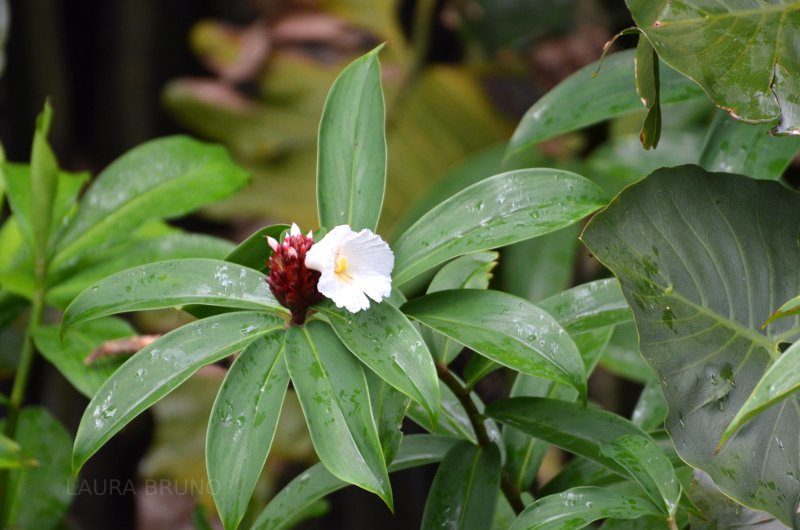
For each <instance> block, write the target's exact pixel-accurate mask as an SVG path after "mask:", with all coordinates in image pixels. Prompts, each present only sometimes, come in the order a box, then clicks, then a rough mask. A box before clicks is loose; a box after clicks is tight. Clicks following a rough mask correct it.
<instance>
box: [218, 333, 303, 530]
mask: <svg viewBox="0 0 800 530" xmlns="http://www.w3.org/2000/svg"><path fill="white" fill-rule="evenodd" d="M288 384H289V372H288V371H287V370H286V363H285V362H284V360H283V330H279V331H275V332H273V333H270V334H269V335H265V336H264V337H260V338H258V339H256V340H255V341H253V342H252V343H251V344H250V345H249V346H248V347H247V348H246V349H245V350H244V351H243V352H242V353H241V354H240V355H239V356H238V357H237V358H236V360H235V361H234V363H233V364H232V365H231V367H230V369H229V370H228V374H227V375H226V376H225V381H223V383H222V387H221V388H220V389H219V394H217V399H216V400H215V401H214V407H213V408H212V410H211V417H210V419H209V420H208V435H207V437H206V468H207V469H208V480H209V484H211V488H212V492H213V494H214V501H215V503H216V505H217V510H218V511H219V514H220V519H221V520H222V522H223V524H224V526H225V528H226V529H233V528H236V527H237V526H238V524H239V523H240V522H241V520H242V517H244V514H245V512H246V510H247V505H248V504H249V502H250V497H251V495H252V494H253V489H254V488H255V486H256V482H257V481H258V477H259V476H260V475H261V470H262V468H263V467H264V462H265V461H266V460H267V455H268V454H269V450H270V447H271V446H272V439H273V437H274V436H275V428H276V427H277V425H278V418H279V416H280V413H281V406H282V405H283V398H284V395H285V394H286V388H287V386H288Z"/></svg>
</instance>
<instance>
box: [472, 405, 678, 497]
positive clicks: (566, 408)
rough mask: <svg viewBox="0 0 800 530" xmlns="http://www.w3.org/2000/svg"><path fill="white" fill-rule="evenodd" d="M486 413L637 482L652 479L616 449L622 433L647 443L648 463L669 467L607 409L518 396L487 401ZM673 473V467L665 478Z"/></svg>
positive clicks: (649, 444)
mask: <svg viewBox="0 0 800 530" xmlns="http://www.w3.org/2000/svg"><path fill="white" fill-rule="evenodd" d="M485 414H486V415H487V416H489V417H490V418H494V419H496V420H498V421H501V422H503V423H505V424H506V425H511V426H512V427H514V428H516V429H519V430H521V431H524V432H526V433H528V434H530V435H532V436H536V437H537V438H540V439H542V440H545V441H547V442H549V443H551V444H553V445H555V446H558V447H561V448H562V449H564V450H566V451H569V452H571V453H575V454H576V455H580V456H584V457H586V458H589V459H591V460H594V461H595V462H597V463H599V464H602V465H603V466H605V467H607V468H608V469H610V470H612V471H614V472H615V473H618V474H620V475H622V476H626V477H631V478H633V479H634V480H636V481H637V482H640V483H651V482H652V479H651V478H650V476H649V475H648V470H647V469H635V468H634V467H633V466H631V465H630V463H629V461H628V460H627V454H625V453H623V452H622V451H621V450H619V449H618V446H617V442H618V441H619V440H620V439H623V438H624V437H628V436H636V437H637V438H636V440H637V441H641V440H639V438H641V439H643V440H646V442H641V443H642V444H646V445H645V449H641V450H640V453H646V454H647V458H652V460H651V461H650V465H652V466H653V467H655V468H657V469H659V470H661V469H662V467H663V469H667V468H666V466H670V467H669V470H671V469H672V467H671V464H670V463H669V460H667V457H666V456H665V455H664V454H663V453H662V452H660V450H658V448H657V446H656V445H655V442H654V441H653V440H652V438H650V437H649V436H648V435H647V434H645V433H644V431H642V430H640V429H639V428H638V427H636V426H635V425H634V424H632V423H631V422H629V421H628V420H626V419H625V418H622V417H620V416H617V415H616V414H612V413H610V412H606V411H603V410H599V409H593V408H589V409H584V408H582V407H581V406H580V405H578V404H576V403H570V402H567V401H561V400H557V399H547V398H537V397H517V398H509V399H506V400H502V401H495V402H494V403H491V404H489V405H488V406H487V407H486V411H485ZM623 443H624V442H623ZM664 461H665V462H664ZM673 477H674V471H673V472H672V476H670V477H669V478H668V480H671V479H672V478H673Z"/></svg>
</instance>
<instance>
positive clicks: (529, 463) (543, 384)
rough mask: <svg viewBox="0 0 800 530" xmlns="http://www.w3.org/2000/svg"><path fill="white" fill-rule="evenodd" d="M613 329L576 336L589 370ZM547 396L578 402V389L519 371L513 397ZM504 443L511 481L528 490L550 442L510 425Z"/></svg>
mask: <svg viewBox="0 0 800 530" xmlns="http://www.w3.org/2000/svg"><path fill="white" fill-rule="evenodd" d="M612 332H613V329H612V328H605V329H598V330H594V331H588V332H585V333H580V334H578V335H574V336H573V338H574V340H575V344H576V345H577V346H578V349H579V351H580V352H581V357H583V362H584V364H585V365H586V373H587V374H590V373H591V372H592V370H593V369H594V367H595V364H596V363H597V360H598V358H599V357H600V353H601V352H602V351H603V348H605V346H606V344H608V341H609V339H610V338H611V334H612ZM522 396H530V397H546V398H551V399H560V400H563V401H575V400H576V399H577V397H578V393H577V392H576V391H575V389H574V388H572V387H568V386H565V385H561V384H559V383H555V382H553V381H549V380H547V379H542V378H541V377H536V376H532V375H526V374H517V377H516V379H514V384H513V385H512V387H511V393H510V397H522ZM503 443H504V444H505V447H506V455H507V456H506V464H505V467H506V469H507V470H508V474H509V477H510V479H511V481H512V482H513V483H514V484H515V485H516V486H517V488H518V489H520V490H526V489H528V488H529V487H530V486H531V484H533V481H534V480H535V479H536V474H537V473H538V471H539V467H540V466H541V464H542V460H543V459H544V455H545V452H546V451H547V448H548V447H549V444H548V443H547V442H545V441H544V440H540V439H538V438H534V437H533V436H531V435H530V434H527V433H525V432H522V431H520V430H518V429H515V428H513V427H510V426H506V427H505V428H504V429H503Z"/></svg>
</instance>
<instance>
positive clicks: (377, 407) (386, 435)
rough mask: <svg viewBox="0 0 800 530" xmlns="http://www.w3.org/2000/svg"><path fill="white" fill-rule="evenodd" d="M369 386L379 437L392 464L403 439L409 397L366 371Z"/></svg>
mask: <svg viewBox="0 0 800 530" xmlns="http://www.w3.org/2000/svg"><path fill="white" fill-rule="evenodd" d="M364 375H365V376H366V377H367V386H368V387H369V402H370V404H371V405H372V416H373V417H374V418H375V423H376V424H377V426H378V438H379V439H380V441H381V449H382V451H383V456H384V459H385V460H386V465H387V466H388V465H390V464H391V463H392V460H394V457H395V456H396V455H397V450H398V449H399V448H400V443H401V441H402V439H403V431H402V430H401V428H402V426H403V418H405V415H406V409H407V408H408V401H409V400H408V397H406V396H405V395H404V394H402V393H401V392H398V391H397V390H395V389H394V387H392V385H390V384H389V383H387V382H386V381H384V380H383V379H381V378H380V377H378V376H377V375H375V373H373V372H369V371H367V372H365V373H364Z"/></svg>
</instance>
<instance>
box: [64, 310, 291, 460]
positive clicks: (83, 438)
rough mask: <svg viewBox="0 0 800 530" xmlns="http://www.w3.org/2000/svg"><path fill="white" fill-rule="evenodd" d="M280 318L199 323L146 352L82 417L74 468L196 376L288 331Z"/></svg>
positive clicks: (259, 315) (251, 316)
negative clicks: (256, 342)
mask: <svg viewBox="0 0 800 530" xmlns="http://www.w3.org/2000/svg"><path fill="white" fill-rule="evenodd" d="M283 326H284V321H283V319H281V318H278V317H275V316H272V315H268V314H266V313H263V312H253V311H240V312H236V313H227V314H223V315H218V316H214V317H210V318H206V319H203V320H197V321H195V322H192V323H190V324H187V325H185V326H183V327H180V328H178V329H176V330H174V331H171V332H169V333H167V334H166V335H163V336H162V337H161V338H159V339H158V340H156V341H155V342H153V343H152V344H150V345H149V346H147V347H146V348H143V349H142V350H140V351H139V352H138V353H136V354H135V355H134V356H133V357H131V358H130V359H128V361H127V362H126V363H125V364H123V365H122V366H120V367H119V369H118V370H117V371H116V372H114V374H113V375H112V376H111V377H110V378H109V379H108V380H106V382H105V383H104V384H103V386H102V387H100V390H98V391H97V393H96V394H95V395H94V397H93V398H92V401H91V402H90V403H89V405H88V406H87V407H86V411H85V412H84V413H83V417H82V418H81V423H80V425H79V426H78V433H77V435H76V437H75V446H74V448H73V452H72V465H73V468H74V469H75V470H78V469H80V468H81V466H83V464H84V463H85V462H86V460H88V459H89V457H90V456H92V455H93V454H94V453H95V452H97V450H98V449H100V447H102V446H103V444H105V443H106V442H107V441H108V440H109V438H111V437H112V436H113V435H114V434H116V433H117V432H119V430H120V429H122V428H123V427H124V426H125V425H126V424H127V423H128V422H130V421H131V420H132V419H133V418H135V417H136V416H137V415H139V414H140V413H141V412H142V411H144V410H145V409H147V408H148V407H149V406H150V405H152V404H153V403H155V402H156V401H158V400H160V399H161V398H162V397H164V396H165V395H167V394H168V393H169V392H171V391H172V390H173V389H175V387H177V386H178V385H180V384H181V383H183V382H184V381H186V379H188V378H189V377H190V376H191V375H192V374H193V373H195V372H196V371H197V370H199V369H200V368H202V367H203V366H205V365H207V364H211V363H213V362H215V361H218V360H220V359H222V358H224V357H226V356H228V355H230V354H232V353H234V352H236V351H239V350H241V349H243V348H244V347H245V346H247V345H248V344H249V343H250V342H252V341H253V340H254V339H256V338H258V337H259V336H261V335H265V334H267V333H270V332H272V331H276V330H279V329H283Z"/></svg>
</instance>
